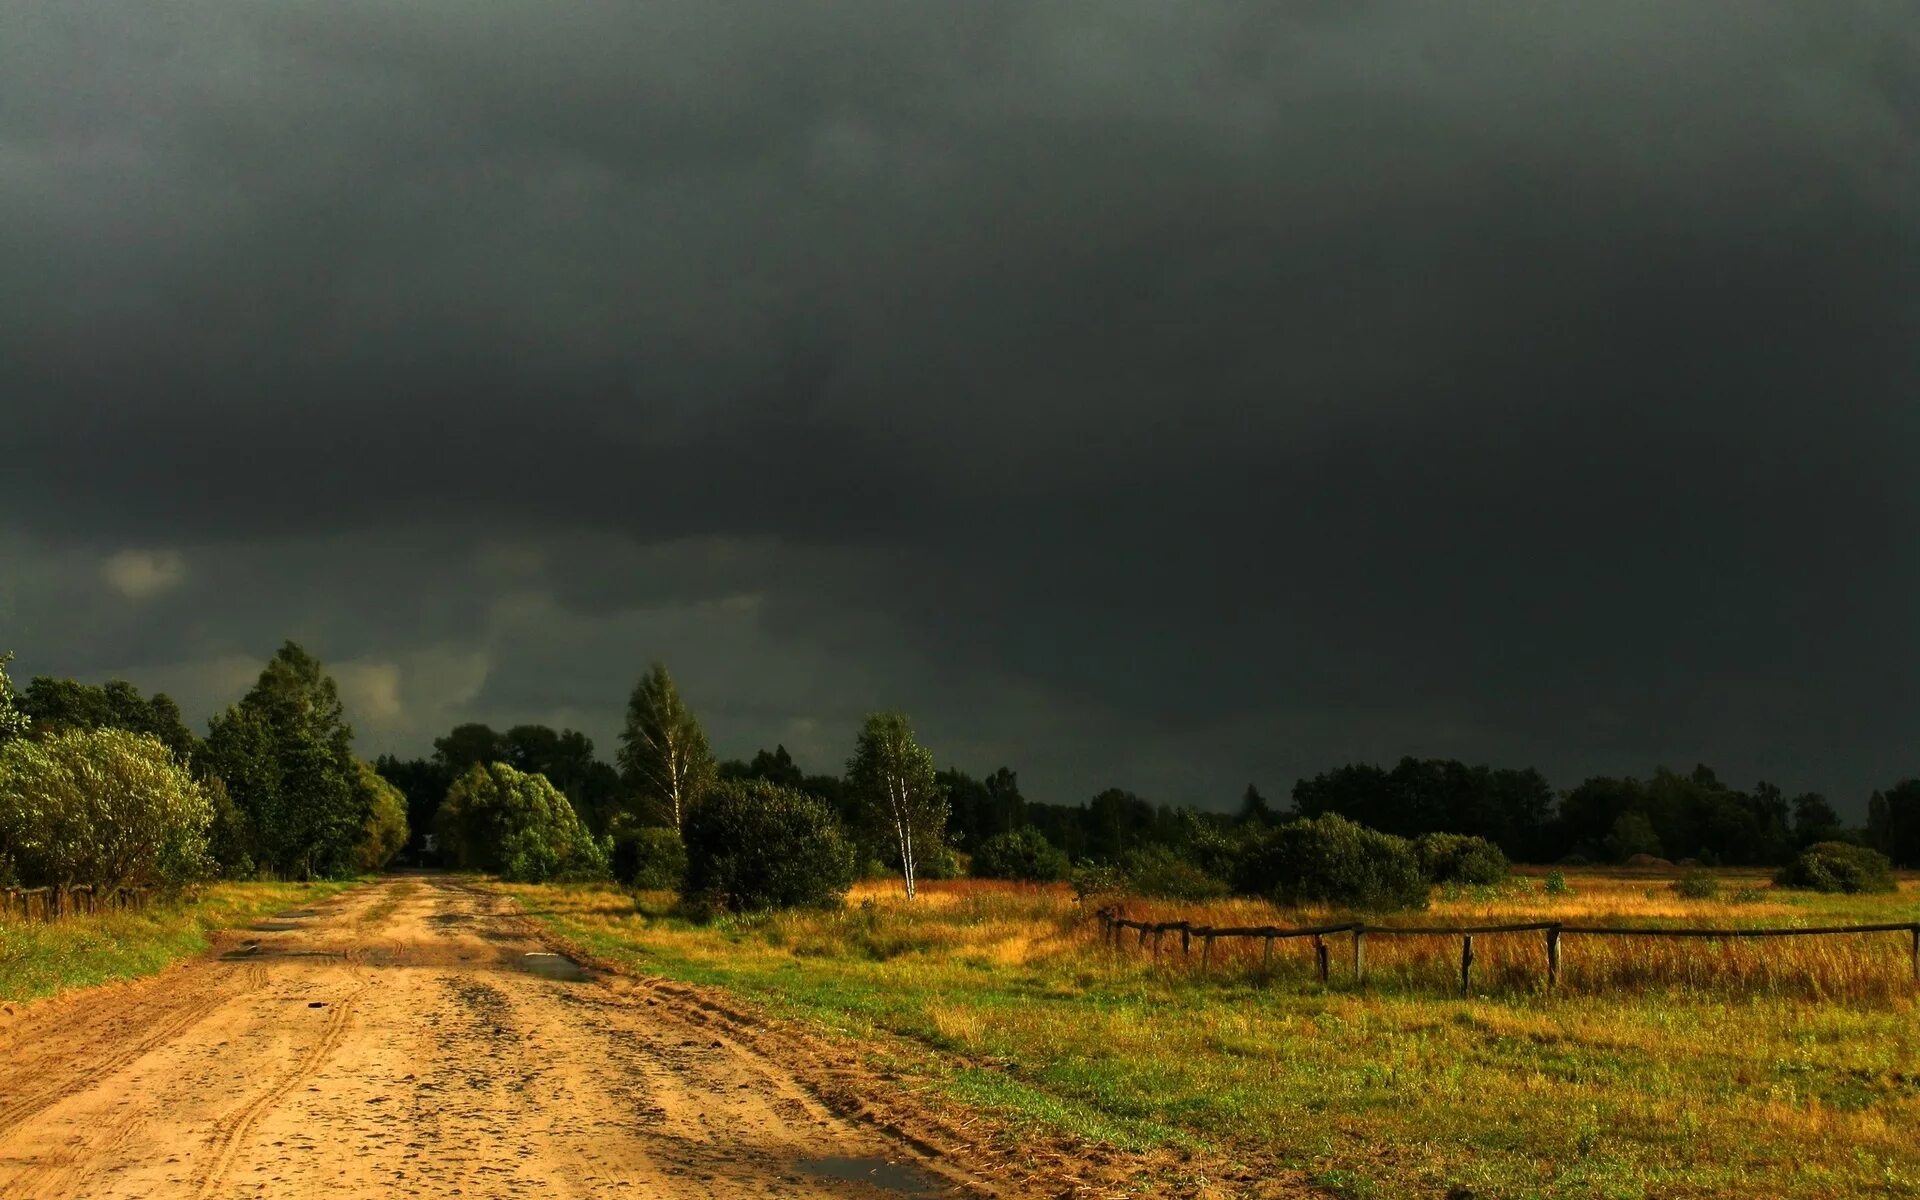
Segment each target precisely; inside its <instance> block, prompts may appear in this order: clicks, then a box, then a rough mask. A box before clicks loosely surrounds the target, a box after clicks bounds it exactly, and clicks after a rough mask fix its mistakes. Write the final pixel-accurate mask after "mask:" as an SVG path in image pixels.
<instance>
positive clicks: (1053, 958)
mask: <svg viewBox="0 0 1920 1200" xmlns="http://www.w3.org/2000/svg"><path fill="white" fill-rule="evenodd" d="M1569 883H1570V884H1571V886H1572V889H1573V891H1572V894H1570V895H1559V896H1549V895H1546V894H1544V893H1543V892H1542V890H1541V880H1540V879H1538V878H1534V879H1530V880H1527V890H1526V891H1525V892H1524V893H1523V892H1522V891H1521V890H1520V889H1519V888H1518V887H1517V886H1516V887H1513V888H1509V889H1504V890H1488V891H1477V892H1476V891H1466V892H1461V893H1459V894H1457V895H1452V896H1447V895H1440V896H1436V900H1435V903H1434V906H1433V908H1432V909H1431V910H1430V911H1429V912H1427V913H1424V914H1419V915H1418V916H1417V917H1409V918H1404V919H1405V920H1408V921H1413V920H1418V921H1425V922H1434V923H1443V922H1450V921H1451V922H1470V921H1479V920H1482V919H1486V920H1500V921H1520V920H1527V919H1534V918H1538V919H1544V920H1558V921H1566V922H1573V921H1579V922H1587V923H1601V922H1611V921H1619V922H1622V923H1626V922H1632V923H1657V922H1668V923H1674V924H1685V925H1701V926H1706V925H1715V926H1718V925H1727V926H1731V925H1737V924H1770V925H1790V924H1809V925H1811V924H1835V923H1853V922H1860V923H1869V922H1886V921H1908V920H1915V919H1920V893H1917V892H1916V889H1915V887H1914V884H1913V883H1912V882H1909V883H1907V884H1906V885H1905V887H1904V890H1903V891H1902V892H1901V893H1899V894H1898V895H1895V896H1880V897H1824V896H1822V897H1816V896H1809V895H1795V894H1788V893H1775V892H1772V891H1770V890H1769V889H1767V888H1766V887H1765V885H1764V880H1763V879H1762V878H1761V877H1759V876H1753V877H1751V878H1742V877H1739V876H1737V875H1730V876H1729V878H1728V879H1727V880H1726V883H1725V892H1724V898H1722V899H1719V900H1685V899H1682V898H1680V897H1679V896H1677V895H1675V894H1673V893H1672V892H1671V891H1670V890H1668V889H1667V887H1666V881H1665V880H1663V879H1657V878H1645V877H1628V876H1624V875H1614V874H1602V873H1587V874H1581V875H1577V876H1573V877H1570V878H1569ZM922 886H923V889H924V891H923V896H922V898H921V900H920V901H918V902H916V903H914V904H911V905H910V904H907V903H906V902H905V901H903V900H902V899H900V898H899V895H898V889H897V888H892V887H888V886H885V885H862V886H861V887H860V888H858V889H856V891H855V892H854V894H853V895H852V896H851V897H850V899H849V903H848V905H847V907H846V908H845V909H844V910H840V911H835V912H804V913H788V914H782V915H777V916H770V917H762V918H733V919H722V920H719V921H716V922H714V923H713V924H711V925H705V926H700V925H692V924H689V923H687V922H685V921H682V920H680V919H678V918H676V917H673V916H671V915H669V907H670V904H671V897H670V896H668V895H665V894H646V895H640V896H635V895H633V894H631V893H623V892H620V891H618V890H615V889H609V888H532V887H519V888H511V889H509V890H511V891H513V892H514V893H515V894H517V895H519V896H520V897H521V899H522V902H523V903H524V904H525V905H526V907H527V908H528V910H529V911H530V912H532V913H534V914H535V915H536V916H537V917H539V918H540V919H543V920H545V921H547V922H549V923H551V924H552V925H553V926H554V927H555V928H556V929H558V930H559V931H560V932H562V933H563V934H565V935H566V936H568V937H570V938H572V939H573V940H575V941H576V942H579V943H581V944H583V945H584V946H586V947H587V948H588V949H590V950H592V951H594V952H595V953H598V954H600V955H602V956H604V957H608V958H611V959H614V960H617V961H624V962H626V963H629V964H631V965H632V966H633V967H634V968H636V969H639V970H642V971H647V972H652V973H657V974H661V975H667V976H672V977H677V978H682V979H687V980H691V981H694V982H702V983H714V984H722V985H725V986H728V987H730V988H733V989H735V990H737V991H739V992H740V993H742V994H744V995H747V996H750V997H752V998H755V999H757V1000H759V1001H761V1002H763V1003H766V1004H767V1005H769V1006H770V1007H772V1008H774V1009H775V1010H777V1011H780V1012H782V1013H785V1014H788V1015H791V1016H797V1017H801V1018H805V1019H809V1020H812V1021H814V1022H817V1023H819V1024H820V1025H823V1026H825V1027H828V1028H831V1029H834V1030H838V1031H840V1032H841V1033H843V1034H844V1035H846V1036H849V1037H851V1038H855V1039H861V1038H871V1037H872V1036H873V1035H875V1034H891V1035H896V1036H899V1037H904V1038H907V1039H911V1042H912V1043H918V1044H920V1045H922V1046H925V1047H929V1048H931V1049H932V1050H933V1051H936V1052H937V1054H935V1055H933V1056H930V1057H928V1058H926V1059H923V1060H916V1062H914V1063H911V1064H907V1066H908V1067H909V1069H912V1070H914V1071H916V1072H918V1073H919V1074H921V1075H923V1076H925V1077H926V1078H927V1079H928V1080H929V1081H930V1082H932V1083H933V1084H934V1085H935V1086H936V1087H937V1088H939V1089H941V1090H943V1091H944V1092H945V1093H946V1094H948V1095H949V1096H951V1097H953V1098H955V1099H957V1100H960V1101H964V1102H967V1103H970V1104H974V1105H978V1106H981V1107H984V1108H987V1109H990V1110H992V1111H994V1112H996V1113H998V1114H1000V1115H1001V1116H1002V1117H1004V1118H1006V1119H1009V1120H1012V1121H1014V1122H1016V1123H1017V1122H1026V1121H1030V1122H1035V1123H1037V1124H1039V1125H1041V1126H1043V1127H1044V1128H1047V1129H1052V1130H1067V1131H1070V1132H1072V1133H1075V1134H1077V1135H1079V1136H1082V1137H1087V1138H1091V1139H1094V1140H1097V1141H1102V1142H1107V1143H1111V1144H1114V1145H1118V1146H1124V1147H1132V1148H1150V1147H1160V1146H1182V1145H1185V1146H1198V1147H1203V1148H1206V1149H1210V1150H1214V1151H1217V1152H1220V1153H1222V1154H1225V1155H1228V1156H1230V1157H1235V1158H1238V1159H1239V1160H1240V1161H1243V1162H1250V1163H1270V1164H1273V1165H1275V1166H1279V1167H1286V1168H1292V1169H1297V1170H1300V1171H1303V1172H1305V1173H1306V1174H1307V1175H1308V1176H1309V1177H1311V1178H1313V1179H1314V1180H1315V1181H1317V1182H1318V1183H1319V1184H1320V1185H1321V1186H1322V1187H1325V1188H1327V1189H1329V1190H1331V1191H1333V1192H1335V1193H1336V1194H1344V1195H1353V1196H1365V1195H1385V1196H1397V1195H1443V1194H1445V1192H1446V1190H1447V1189H1448V1188H1449V1187H1452V1186H1461V1187H1466V1188H1470V1189H1472V1190H1473V1191H1474V1192H1475V1194H1477V1195H1479V1196H1530V1195H1539V1196H1632V1197H1639V1196H1647V1195H1661V1196H1667V1195H1741V1196H1753V1195H1777V1196H1806V1197H1840V1196H1857V1195H1861V1194H1869V1193H1870V1194H1874V1195H1915V1194H1920V1148H1916V1146H1915V1144H1914V1140H1913V1138H1912V1136H1911V1131H1912V1130H1913V1129H1915V1128H1920V1071H1917V1070H1916V1066H1917V1065H1920V1019H1917V1018H1920V1010H1917V1009H1916V1005H1915V1003H1914V998H1913V985H1912V983H1911V982H1910V977H1909V974H1908V972H1909V971H1910V966H1909V960H1908V958H1907V949H1906V943H1905V942H1903V941H1901V936H1902V935H1882V936H1878V937H1876V938H1874V939H1786V940H1777V941H1775V940H1770V941H1764V942H1751V943H1749V942H1727V943H1722V942H1718V941H1709V942H1685V943H1678V944H1677V945H1670V944H1668V943H1650V942H1642V941H1641V940H1639V939H1634V940H1630V941H1608V942H1602V941H1601V940H1599V939H1578V938H1572V937H1569V938H1568V939H1567V940H1566V943H1565V945H1564V953H1565V962H1566V971H1567V984H1568V986H1567V987H1566V989H1565V990H1564V991H1563V992H1562V993H1561V994H1559V995H1557V996H1548V995H1547V994H1546V993H1545V991H1544V988H1543V987H1542V983H1543V974H1544V960H1545V950H1544V945H1543V944H1542V941H1541V939H1540V937H1539V936H1538V935H1524V936H1516V937H1515V938H1512V939H1505V938H1484V939H1476V943H1475V950H1476V954H1477V955H1478V956H1479V961H1478V962H1477V963H1476V967H1475V983H1476V992H1480V993H1481V994H1477V995H1475V996H1473V997H1470V998H1461V997H1459V996H1457V995H1455V994H1454V993H1455V992H1456V991H1457V988H1458V974H1457V972H1458V965H1459V963H1458V956H1459V941H1458V939H1455V938H1447V939H1404V940H1402V939H1387V938H1378V939H1369V944H1368V946H1367V960H1368V975H1369V978H1368V982H1367V984H1366V985H1365V986H1364V987H1356V986H1355V985H1354V984H1353V982H1352V980H1351V975H1350V963H1349V962H1348V958H1347V956H1348V953H1349V949H1348V946H1347V945H1345V944H1343V943H1341V942H1340V941H1338V940H1337V939H1329V941H1330V943H1331V944H1332V945H1333V948H1334V954H1333V978H1332V981H1331V984H1330V986H1324V987H1323V986H1322V985H1321V984H1320V983H1319V982H1318V981H1317V979H1315V978H1314V975H1313V971H1312V961H1311V955H1310V954H1309V953H1307V952H1306V950H1305V947H1304V944H1303V943H1281V944H1280V946H1281V947H1286V949H1285V950H1284V951H1283V950H1282V949H1281V948H1280V947H1276V952H1275V961H1274V966H1273V969H1272V970H1271V971H1263V970H1262V969H1261V967H1260V963H1259V950H1258V944H1257V943H1254V944H1252V945H1250V946H1247V947H1244V948H1241V949H1236V950H1234V951H1232V952H1223V950H1222V947H1219V946H1216V948H1215V951H1216V960H1217V961H1216V962H1215V964H1214V966H1213V969H1211V970H1210V971H1209V972H1208V973H1207V974H1206V975H1205V976H1202V975H1201V974H1200V973H1199V971H1198V958H1199V949H1198V946H1197V945H1196V946H1195V948H1194V953H1193V955H1192V957H1191V958H1184V959H1183V958H1181V957H1180V955H1179V954H1178V950H1177V947H1176V948H1175V949H1174V950H1173V951H1171V952H1169V951H1168V949H1167V947H1166V944H1164V943H1163V947H1162V956H1161V961H1160V962H1159V963H1158V964H1157V965H1156V964H1154V963H1153V962H1152V960H1151V959H1150V958H1149V957H1148V956H1147V955H1145V954H1143V953H1142V952H1141V951H1140V950H1139V948H1138V947H1137V946H1136V945H1134V944H1132V943H1129V944H1128V945H1127V946H1126V947H1125V948H1123V949H1122V950H1121V951H1119V952H1117V953H1115V952H1112V951H1109V950H1107V949H1104V948H1103V947H1102V946H1101V945H1100V942H1099V935H1098V926H1097V923H1096V922H1095V921H1094V920H1093V919H1092V918H1091V914H1089V913H1087V912H1086V911H1085V910H1084V909H1082V908H1081V907H1079V906H1077V905H1075V904H1074V902H1073V898H1072V896H1071V894H1070V893H1068V892H1067V891H1066V890H1065V889H1064V888H1058V887H1033V886H1024V885H1009V884H984V883H974V882H962V883H935V884H923V885H922ZM1743 887H1750V888H1752V889H1753V890H1754V891H1755V892H1757V893H1758V895H1756V896H1752V897H1747V898H1744V899H1739V900H1736V899H1734V898H1733V897H1734V896H1735V894H1736V893H1737V892H1738V891H1739V890H1740V889H1741V888H1743ZM1130 907H1131V908H1132V909H1133V910H1134V915H1137V916H1141V917H1144V918H1150V919H1156V920H1157V919H1178V918H1183V917H1184V918H1190V919H1194V920H1205V921H1207V922H1208V923H1211V924H1265V923H1277V924H1292V923H1304V922H1307V921H1312V920H1316V919H1319V918H1321V917H1323V916H1325V915H1327V914H1312V913H1306V914H1301V913H1284V914H1283V913H1277V912H1275V911H1274V910H1273V909H1271V908H1270V907H1268V906H1265V905H1262V904H1258V903H1256V902H1251V901H1231V902H1222V903H1218V904H1209V905H1201V906H1182V905H1177V904H1157V903H1156V904H1140V903H1135V904H1134V905H1131V906H1130ZM1509 942H1511V945H1509V944H1508V943H1509ZM875 1044H877V1045H884V1044H885V1043H884V1042H883V1041H882V1042H876V1043H875Z"/></svg>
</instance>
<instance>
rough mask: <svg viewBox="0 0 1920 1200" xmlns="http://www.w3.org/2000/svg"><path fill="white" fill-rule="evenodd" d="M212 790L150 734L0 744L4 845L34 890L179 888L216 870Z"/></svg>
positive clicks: (93, 734) (84, 734) (87, 732)
mask: <svg viewBox="0 0 1920 1200" xmlns="http://www.w3.org/2000/svg"><path fill="white" fill-rule="evenodd" d="M212 820H213V809H212V806H211V804H210V802H209V800H208V797H207V793H206V791H205V790H204V789H203V788H202V787H201V786H200V784H199V783H198V782H197V781H196V780H195V779H194V778H193V776H192V775H191V774H189V773H188V772H187V770H186V768H185V767H183V766H181V765H180V764H179V763H178V762H176V761H175V760H174V757H173V755H172V754H171V753H170V752H169V751H168V750H167V748H166V747H165V746H163V745H161V744H160V742H159V741H158V740H156V739H154V738H153V737H150V736H148V735H146V734H135V733H128V732H127V731H125V730H121V729H70V730H66V731H64V732H61V733H56V734H54V735H53V736H51V737H48V738H44V739H24V738H16V739H14V740H11V741H9V742H7V743H6V744H5V745H4V746H0V846H5V847H6V848H7V854H8V856H9V857H10V858H11V860H12V864H13V869H14V870H16V871H17V872H18V873H19V876H20V878H21V879H22V881H23V882H25V883H27V884H28V885H30V886H38V885H41V884H95V885H102V886H112V887H148V886H156V885H165V886H173V885H178V884H181V883H185V882H187V881H189V880H193V879H198V878H202V877H203V876H205V875H206V874H207V873H208V870H209V868H210V866H211V864H210V862H209V860H208V857H207V827H208V825H209V824H210V823H211V822H212Z"/></svg>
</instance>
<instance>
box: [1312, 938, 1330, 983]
mask: <svg viewBox="0 0 1920 1200" xmlns="http://www.w3.org/2000/svg"><path fill="white" fill-rule="evenodd" d="M1313 957H1314V959H1315V961H1316V962H1317V963H1318V965H1319V967H1320V982H1321V983H1325V982H1326V981H1327V939H1325V938H1323V937H1321V936H1320V935H1319V934H1317V933H1316V934H1314V935H1313Z"/></svg>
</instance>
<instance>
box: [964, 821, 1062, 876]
mask: <svg viewBox="0 0 1920 1200" xmlns="http://www.w3.org/2000/svg"><path fill="white" fill-rule="evenodd" d="M1067 870H1068V865H1067V856H1066V855H1065V854H1064V853H1062V852H1061V850H1060V848H1059V847H1058V846H1055V845H1054V844H1053V843H1052V842H1049V841H1048V840H1047V839H1046V838H1045V836H1043V835H1042V834H1041V832H1040V831H1039V830H1038V829H1035V828H1034V827H1033V826H1031V825H1029V826H1027V827H1025V828H1023V829H1016V830H1014V831H1013V832H1012V833H996V834H994V835H993V836H992V837H990V838H988V839H987V840H986V841H984V842H982V843H980V848H979V849H978V850H975V851H974V852H973V865H972V867H971V868H970V870H969V871H968V874H970V875H972V876H974V877H975V878H978V879H1026V880H1033V881H1048V880H1054V879H1065V878H1066V877H1067Z"/></svg>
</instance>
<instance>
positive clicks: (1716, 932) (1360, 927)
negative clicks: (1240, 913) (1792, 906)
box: [1099, 908, 1920, 995]
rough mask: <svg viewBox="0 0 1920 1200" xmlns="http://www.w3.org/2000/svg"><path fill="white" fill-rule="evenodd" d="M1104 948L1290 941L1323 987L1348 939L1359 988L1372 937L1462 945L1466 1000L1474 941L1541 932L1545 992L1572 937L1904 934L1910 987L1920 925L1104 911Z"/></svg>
mask: <svg viewBox="0 0 1920 1200" xmlns="http://www.w3.org/2000/svg"><path fill="white" fill-rule="evenodd" d="M1099 917H1100V923H1101V940H1102V942H1104V943H1106V944H1108V945H1110V946H1113V947H1114V948H1115V949H1118V948H1119V946H1120V936H1121V932H1122V931H1123V930H1129V929H1131V930H1135V931H1137V932H1138V934H1139V937H1138V939H1137V944H1138V945H1139V946H1142V947H1144V946H1146V945H1147V944H1148V939H1152V944H1153V957H1154V959H1155V960H1156V961H1158V960H1159V957H1160V939H1161V937H1162V935H1164V934H1168V933H1178V934H1179V935H1180V953H1181V956H1182V957H1186V956H1189V955H1191V954H1192V952H1193V942H1194V939H1196V938H1197V939H1199V941H1200V968H1201V970H1205V969H1207V967H1208V966H1210V965H1211V964H1212V961H1213V943H1214V942H1215V941H1216V940H1218V939H1222V938H1258V939H1260V940H1261V941H1262V942H1263V949H1262V953H1261V963H1262V965H1263V966H1266V965H1270V964H1271V963H1272V962H1273V944H1274V942H1276V941H1282V940H1285V939H1288V938H1311V939H1313V949H1314V958H1315V962H1316V966H1317V968H1318V972H1319V976H1320V982H1322V983H1325V982H1327V975H1328V970H1327V960H1328V947H1327V944H1326V938H1327V937H1328V935H1331V934H1339V933H1344V934H1349V935H1351V936H1352V938H1353V978H1354V981H1355V982H1364V981H1365V979H1366V971H1367V951H1366V945H1367V938H1369V937H1457V938H1459V939H1460V992H1461V994H1462V995H1465V994H1467V993H1468V992H1470V991H1471V990H1472V988H1473V962H1474V954H1473V939H1474V937H1475V935H1483V936H1484V935H1492V934H1514V933H1541V934H1545V935H1546V946H1547V988H1548V990H1552V989H1554V988H1555V987H1557V986H1559V983H1560V939H1561V938H1563V937H1566V936H1567V935H1569V934H1572V935H1577V936H1580V937H1646V938H1778V937H1832V936H1845V935H1851V934H1870V933H1906V934H1908V935H1909V937H1910V939H1911V942H1910V948H1909V953H1910V956H1911V958H1912V968H1913V981H1914V982H1915V983H1916V984H1920V921H1898V922H1893V923H1890V924H1879V925H1823V926H1812V927H1805V928H1784V929H1783V928H1774V929H1658V928H1647V927H1630V926H1621V925H1569V924H1566V923H1564V922H1560V921H1529V922H1525V923H1522V924H1514V925H1369V924H1367V923H1366V922H1365V921H1349V922H1345V923H1342V924H1338V925H1310V926H1298V927H1290V926H1284V925H1196V924H1194V923H1193V922H1191V921H1136V920H1134V919H1132V918H1130V917H1123V916H1121V915H1120V914H1119V913H1118V912H1117V911H1116V910H1114V909H1111V908H1103V909H1101V910H1100V912H1099Z"/></svg>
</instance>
